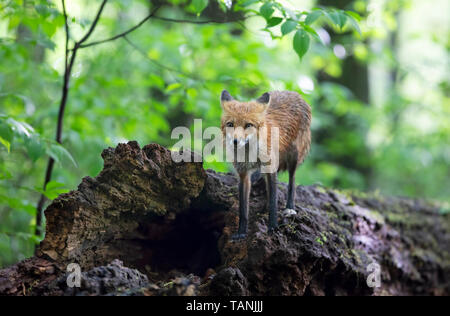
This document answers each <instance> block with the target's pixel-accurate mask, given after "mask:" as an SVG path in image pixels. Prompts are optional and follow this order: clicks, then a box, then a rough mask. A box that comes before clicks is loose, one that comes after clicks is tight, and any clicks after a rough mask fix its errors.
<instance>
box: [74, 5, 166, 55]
mask: <svg viewBox="0 0 450 316" xmlns="http://www.w3.org/2000/svg"><path fill="white" fill-rule="evenodd" d="M160 7H161V6H157V7H156V8H155V9H154V10H153V11H152V12H150V14H149V15H147V16H146V17H145V18H144V19H142V20H141V21H140V22H139V23H138V24H136V25H135V26H133V27H132V28H130V29H128V30H126V31H125V32H122V33H120V34H117V35H115V36H113V37H110V38H106V39H103V40H99V41H95V42H91V43H87V44H83V45H79V48H85V47H90V46H94V45H98V44H103V43H106V42H110V41H114V40H116V39H118V38H121V37H125V36H127V35H128V34H129V33H131V32H133V31H134V30H136V29H138V28H139V27H141V25H142V24H144V23H145V22H147V21H148V20H149V19H150V18H152V17H154V15H155V14H156V12H157V11H158V9H159V8H160Z"/></svg>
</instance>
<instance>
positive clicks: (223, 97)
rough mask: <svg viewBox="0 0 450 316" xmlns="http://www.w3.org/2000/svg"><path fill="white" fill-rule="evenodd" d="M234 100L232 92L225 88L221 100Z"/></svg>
mask: <svg viewBox="0 0 450 316" xmlns="http://www.w3.org/2000/svg"><path fill="white" fill-rule="evenodd" d="M232 100H234V99H233V97H232V96H231V94H230V93H229V92H228V91H227V90H223V91H222V93H221V94H220V102H225V101H232Z"/></svg>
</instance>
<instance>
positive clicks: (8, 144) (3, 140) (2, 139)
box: [0, 136, 11, 153]
mask: <svg viewBox="0 0 450 316" xmlns="http://www.w3.org/2000/svg"><path fill="white" fill-rule="evenodd" d="M0 144H2V145H3V146H5V147H6V150H7V151H8V153H9V152H10V151H11V143H10V142H8V141H7V140H6V139H4V138H3V137H1V136H0Z"/></svg>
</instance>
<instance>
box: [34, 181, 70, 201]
mask: <svg viewBox="0 0 450 316" xmlns="http://www.w3.org/2000/svg"><path fill="white" fill-rule="evenodd" d="M36 191H38V192H40V193H42V194H44V195H45V197H47V198H48V199H50V200H53V199H56V198H57V197H58V195H60V194H61V193H67V192H69V191H70V190H69V189H67V188H65V184H64V183H61V182H56V181H50V182H49V183H47V185H46V186H45V190H41V189H39V188H36Z"/></svg>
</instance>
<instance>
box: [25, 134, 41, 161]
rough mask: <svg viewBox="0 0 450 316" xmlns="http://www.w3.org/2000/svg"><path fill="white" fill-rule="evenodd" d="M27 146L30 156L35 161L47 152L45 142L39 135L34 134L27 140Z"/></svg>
mask: <svg viewBox="0 0 450 316" xmlns="http://www.w3.org/2000/svg"><path fill="white" fill-rule="evenodd" d="M25 148H26V149H27V153H28V156H30V158H31V160H33V162H35V161H36V160H38V159H39V158H40V157H42V156H43V155H44V154H45V144H43V143H42V141H41V139H40V137H39V135H37V134H33V135H31V137H29V138H27V139H26V140H25Z"/></svg>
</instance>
